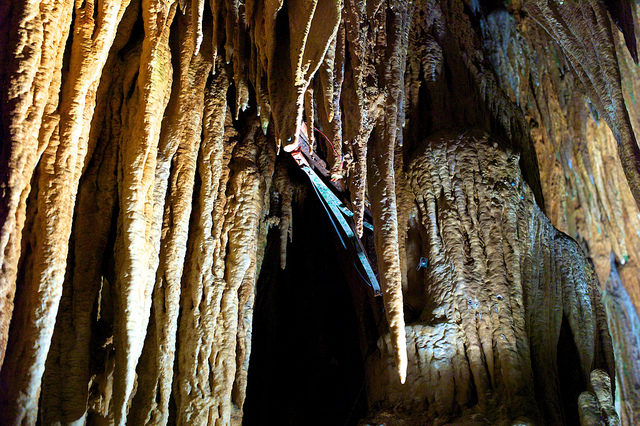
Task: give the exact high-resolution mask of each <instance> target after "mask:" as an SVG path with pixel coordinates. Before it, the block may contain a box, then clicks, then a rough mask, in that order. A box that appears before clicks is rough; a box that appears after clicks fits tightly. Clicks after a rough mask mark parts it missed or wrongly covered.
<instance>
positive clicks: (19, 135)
mask: <svg viewBox="0 0 640 426" xmlns="http://www.w3.org/2000/svg"><path fill="white" fill-rule="evenodd" d="M72 11H73V4H72V2H71V1H64V2H62V1H50V2H44V3H41V2H37V1H30V2H23V3H22V4H21V5H11V4H10V3H9V2H6V3H5V4H4V5H2V6H1V7H0V13H1V15H0V17H1V18H2V22H5V23H6V24H5V25H7V24H8V23H11V26H12V28H15V30H14V32H11V34H12V35H11V36H10V32H9V31H6V32H4V34H3V35H2V36H1V37H2V38H1V39H0V46H1V47H2V48H3V52H2V54H3V55H5V56H6V59H5V61H4V63H6V64H10V65H9V66H7V67H3V70H2V78H3V80H6V81H7V82H8V83H7V85H6V86H5V87H4V90H3V92H2V117H3V119H2V134H1V136H2V140H3V141H4V143H3V144H2V148H1V151H0V152H1V154H2V157H1V158H2V161H3V163H4V164H6V167H5V168H3V169H2V175H1V179H2V180H1V181H0V185H1V188H2V191H1V192H2V198H1V203H2V204H1V206H2V207H1V208H0V212H1V213H0V221H1V222H2V225H1V226H2V227H1V228H0V262H1V263H2V269H1V271H0V367H1V366H2V363H3V360H4V356H5V352H6V349H7V339H8V336H9V322H10V320H11V314H12V312H13V298H14V294H15V291H16V278H17V275H18V259H19V257H20V237H21V233H22V228H23V225H24V221H25V210H26V201H27V196H28V195H29V190H30V181H31V176H32V175H33V171H34V168H35V166H36V164H37V163H38V160H39V154H40V155H41V153H42V149H43V148H42V147H43V146H44V143H43V142H44V141H43V142H39V130H40V127H41V123H42V119H43V115H44V113H45V108H46V109H47V111H48V112H49V114H48V116H49V117H50V118H49V120H48V121H49V122H50V126H51V127H52V130H51V131H57V122H58V115H57V114H55V110H56V107H57V103H58V97H57V96H55V95H57V93H58V92H59V91H60V78H61V77H60V75H61V68H62V57H63V54H64V50H65V43H66V41H67V36H68V35H69V25H70V23H71V14H72ZM6 50H8V51H6ZM47 104H48V105H49V107H48V108H47ZM43 130H45V129H43ZM43 133H45V132H43ZM48 133H49V132H46V133H45V134H48ZM47 140H48V139H47Z"/></svg>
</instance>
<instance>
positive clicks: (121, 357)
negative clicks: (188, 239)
mask: <svg viewBox="0 0 640 426" xmlns="http://www.w3.org/2000/svg"><path fill="white" fill-rule="evenodd" d="M175 9H176V4H175V3H169V4H166V3H164V2H163V1H156V0H145V1H143V3H142V17H143V22H144V29H145V39H144V40H143V42H142V51H141V53H140V67H139V73H138V76H137V81H136V86H135V91H134V93H133V95H132V97H131V98H130V99H129V101H128V102H127V106H126V107H125V108H124V113H125V115H124V117H123V123H124V124H125V126H126V127H127V130H128V132H127V133H126V134H123V136H122V139H121V141H120V161H121V163H120V167H119V170H118V175H119V185H118V192H119V195H120V217H119V218H118V237H117V243H116V274H117V276H116V283H115V288H116V308H117V309H116V318H117V321H116V324H115V334H114V340H115V343H116V348H119V350H117V351H116V370H115V377H114V384H113V387H114V389H113V401H112V404H113V408H112V412H113V414H114V421H115V423H116V424H124V423H125V422H126V417H127V410H128V406H129V404H130V398H131V397H132V392H133V388H134V383H135V369H136V365H137V363H138V358H139V357H140V354H141V353H142V348H143V344H144V336H145V334H146V329H147V324H148V321H149V314H150V308H151V295H152V291H153V284H154V283H155V272H156V268H157V265H158V255H157V253H158V249H159V247H158V245H159V240H160V235H158V233H157V232H156V233H154V232H153V230H154V224H153V222H152V220H151V218H152V217H153V209H154V205H153V202H154V199H153V179H154V176H155V169H156V160H157V158H156V156H157V154H158V139H159V136H160V124H161V118H162V114H164V110H165V107H166V105H167V102H168V100H169V92H170V88H171V60H170V51H169V45H168V42H169V27H170V26H171V22H172V21H173V17H174V14H175Z"/></svg>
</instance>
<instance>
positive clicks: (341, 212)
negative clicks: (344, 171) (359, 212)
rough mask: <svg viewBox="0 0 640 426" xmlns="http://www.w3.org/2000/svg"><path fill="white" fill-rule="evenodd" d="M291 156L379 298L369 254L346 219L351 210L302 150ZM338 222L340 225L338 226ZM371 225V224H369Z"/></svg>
mask: <svg viewBox="0 0 640 426" xmlns="http://www.w3.org/2000/svg"><path fill="white" fill-rule="evenodd" d="M291 156H292V157H293V159H294V160H295V161H296V163H297V164H298V166H300V169H301V170H302V171H303V172H304V173H305V174H306V175H307V177H308V178H309V180H310V181H311V186H313V189H314V190H315V192H316V194H317V195H318V198H319V199H320V202H321V203H322V205H323V207H324V208H325V211H326V212H327V215H328V216H329V219H330V220H331V222H332V224H333V226H334V228H335V229H336V230H337V233H338V237H339V238H340V243H341V244H342V247H343V248H344V249H352V250H354V251H355V253H356V257H357V259H358V263H359V264H360V265H359V266H360V268H362V270H363V271H364V275H363V274H362V272H361V271H360V268H358V267H356V270H357V271H358V273H359V274H360V276H361V277H362V278H363V280H364V281H365V282H366V283H367V285H368V286H369V287H371V289H372V290H373V294H374V295H375V296H379V295H380V294H381V292H380V285H379V284H378V280H377V278H376V275H375V274H374V272H373V269H372V268H371V264H370V263H369V259H368V258H367V254H366V252H365V251H364V247H363V245H362V242H361V241H360V239H359V238H358V237H357V236H356V233H355V231H354V230H353V227H352V226H351V225H350V224H349V222H347V219H346V218H352V217H353V213H352V212H351V210H349V209H348V208H347V206H345V205H344V203H343V202H342V201H341V200H340V199H339V198H338V197H337V196H336V195H335V194H334V193H333V191H331V189H329V187H327V185H325V183H324V182H323V181H322V179H320V177H319V176H318V175H317V174H316V172H315V171H314V170H313V168H312V167H311V165H310V164H309V162H308V161H307V159H306V158H305V156H304V154H303V152H302V150H301V149H300V148H298V149H296V150H294V151H292V152H291ZM336 221H337V222H338V224H339V225H340V226H339V227H338V226H336ZM368 225H369V224H368ZM369 226H370V225H369ZM371 229H373V227H371ZM343 235H344V237H343ZM345 239H346V240H345Z"/></svg>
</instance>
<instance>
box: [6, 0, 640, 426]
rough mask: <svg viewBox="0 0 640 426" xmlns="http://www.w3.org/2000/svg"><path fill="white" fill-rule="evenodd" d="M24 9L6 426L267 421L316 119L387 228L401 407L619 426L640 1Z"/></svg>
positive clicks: (369, 306)
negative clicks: (263, 386)
mask: <svg viewBox="0 0 640 426" xmlns="http://www.w3.org/2000/svg"><path fill="white" fill-rule="evenodd" d="M0 3H2V4H0V29H2V30H5V29H6V30H7V31H0V59H2V60H3V63H4V64H6V65H5V66H4V67H1V69H0V88H2V92H1V93H0V101H1V102H0V108H1V110H0V113H1V116H2V119H1V130H0V137H1V138H2V140H3V142H5V141H6V143H3V144H1V146H0V263H1V266H0V369H1V370H0V390H1V391H0V423H4V422H7V423H10V424H12V423H25V424H35V423H37V422H40V423H42V424H57V423H65V424H66V423H93V422H98V423H108V422H109V423H115V424H124V423H132V424H168V423H171V422H174V421H175V422H176V423H178V424H192V423H194V424H230V423H234V424H236V423H238V424H239V423H241V422H242V420H243V412H244V401H245V393H246V388H247V383H248V380H250V378H249V375H248V374H249V373H248V371H249V359H250V353H251V344H252V321H253V305H254V300H255V295H256V283H257V280H258V276H259V274H260V270H261V268H262V266H263V259H268V260H269V262H270V261H271V259H275V258H277V256H275V257H274V256H272V253H267V254H268V255H267V256H265V250H276V251H279V253H280V257H279V260H280V263H279V265H277V264H276V270H278V273H283V274H284V273H288V272H290V271H292V270H295V269H292V268H293V267H295V265H289V264H287V261H286V259H287V251H289V256H291V255H292V253H291V251H290V247H289V244H290V243H291V240H292V232H293V226H294V218H293V211H294V209H295V208H297V206H298V204H299V203H300V201H301V198H303V197H304V195H303V192H304V191H301V190H300V185H298V183H296V181H297V179H298V177H297V171H295V170H294V167H295V163H294V162H293V161H291V159H290V158H289V155H288V151H292V150H295V149H297V148H298V147H299V138H300V135H301V133H304V129H306V134H307V137H308V139H309V141H310V144H309V145H310V148H311V150H310V151H311V154H312V155H313V156H314V159H319V160H318V162H317V164H321V165H322V167H318V170H317V171H318V174H319V175H322V177H321V179H326V182H325V183H327V184H328V185H329V182H328V181H329V180H331V181H332V184H331V185H329V186H330V187H331V190H334V189H335V193H336V194H335V195H336V196H337V197H338V198H340V199H341V200H342V201H344V203H345V207H346V208H348V209H350V210H351V211H352V213H353V214H352V213H350V212H347V211H346V209H343V210H342V213H344V214H345V218H344V220H345V222H344V223H346V224H347V225H344V226H353V232H354V233H355V234H356V235H357V238H359V241H357V240H351V241H350V243H354V244H356V243H357V244H358V250H360V251H359V252H358V255H359V257H358V256H354V253H352V252H351V251H350V250H346V251H345V252H344V253H342V258H343V259H344V260H345V265H341V266H340V267H341V268H344V269H345V271H346V272H344V275H345V281H346V283H347V284H349V290H350V294H351V296H352V297H353V298H354V306H355V312H356V315H358V316H359V317H360V318H359V320H360V333H361V334H362V335H361V336H359V337H360V347H361V350H362V351H363V352H362V354H361V355H362V357H363V358H366V362H367V366H368V368H369V369H370V373H369V374H368V375H367V377H366V386H364V387H363V389H366V398H368V400H369V403H370V406H369V409H370V414H371V415H372V416H373V417H372V419H373V420H376V421H377V420H380V421H383V422H388V423H394V421H395V420H397V419H398V418H405V419H409V420H411V421H415V422H417V423H425V422H426V421H434V422H456V421H465V420H468V421H472V420H473V421H487V422H494V423H496V422H498V423H499V422H501V421H507V420H508V421H511V422H520V421H525V420H530V421H535V422H552V423H563V422H569V423H570V422H571V421H576V422H577V421H578V416H579V415H581V416H582V418H583V420H584V421H590V420H589V419H591V420H594V419H596V418H597V419H599V420H602V421H607V422H609V423H611V424H615V422H616V419H615V417H616V416H615V414H614V413H613V412H612V409H611V407H612V400H611V394H612V389H611V386H610V385H609V384H607V383H606V378H605V377H604V376H605V375H609V376H610V377H614V372H613V370H612V365H613V360H612V355H611V353H610V351H611V349H610V348H611V343H610V342H609V337H608V333H607V330H606V328H607V326H606V321H607V320H608V321H609V324H610V327H611V328H612V329H613V330H616V332H615V333H614V337H615V338H616V339H617V340H616V342H615V345H614V347H615V348H616V351H617V353H620V354H623V355H621V356H622V357H624V360H623V361H618V363H619V364H618V365H626V364H624V363H625V362H631V361H629V360H631V359H632V358H633V355H632V354H631V351H629V350H628V346H625V347H623V346H621V345H629V344H630V343H628V342H626V341H625V340H624V339H623V338H621V337H620V335H621V334H624V333H622V332H620V330H626V328H624V327H626V326H627V325H628V324H626V323H624V321H623V320H624V318H626V317H625V315H628V314H630V313H632V312H631V311H628V310H629V309H634V307H633V306H632V307H631V308H629V307H628V306H626V305H625V307H624V308H623V309H616V308H613V307H611V306H609V305H607V306H609V307H608V318H607V319H605V315H604V311H603V309H602V306H601V303H600V301H599V295H598V291H599V286H598V278H600V280H601V282H602V283H604V281H605V280H606V278H608V277H609V275H610V273H611V271H612V270H614V269H615V264H614V267H612V266H611V264H610V262H609V255H610V254H611V253H613V254H614V255H615V258H616V261H617V262H618V265H620V266H621V265H623V264H625V265H626V266H625V267H624V268H620V274H621V282H622V283H623V285H624V286H625V288H626V289H627V290H628V294H629V300H630V301H631V303H633V304H635V309H638V303H640V302H639V301H640V291H639V290H638V288H639V287H638V286H639V285H640V280H638V279H637V277H636V276H635V275H637V274H636V273H635V272H637V259H635V258H634V257H635V256H636V255H637V253H638V252H640V215H638V209H637V206H636V205H634V204H633V203H630V202H629V201H630V200H631V199H632V197H633V196H632V195H631V193H633V194H634V195H635V199H636V200H640V196H639V195H638V191H640V189H638V188H640V178H638V177H637V176H638V173H637V172H638V170H640V167H636V166H637V164H636V163H638V161H640V160H638V159H639V158H640V153H639V151H638V147H637V145H636V143H635V142H636V141H635V136H634V133H633V129H632V125H636V124H640V118H639V117H640V107H639V106H638V105H636V103H635V98H634V96H635V95H634V93H637V91H638V90H640V83H638V79H637V78H636V77H637V74H638V71H637V69H636V68H634V66H633V60H634V59H635V55H634V54H635V43H634V42H635V34H634V25H633V22H632V23H631V24H630V23H629V20H630V17H632V18H633V16H635V14H637V6H634V5H632V4H631V3H629V2H628V1H626V0H625V1H611V2H606V3H602V2H599V1H597V0H589V1H588V2H586V3H585V4H584V5H583V4H581V3H580V2H578V1H577V0H565V1H564V2H555V3H554V2H548V1H543V0H522V1H516V2H505V4H502V3H501V2H476V1H471V2H469V1H466V0H402V1H382V0H373V1H364V0H340V1H338V0H331V1H319V0H311V1H309V0H266V1H256V0H246V1H245V0H209V1H208V2H205V0H135V1H134V0H108V1H106V0H105V1H100V2H97V1H95V0H83V1H75V2H71V1H67V0H63V1H56V2H52V1H50V0H42V1H41V2H34V1H31V0H27V1H19V0H7V1H5V2H0ZM498 3H500V4H498ZM607 8H608V11H607ZM176 14H177V15H176ZM174 15H175V17H176V19H175V20H174ZM613 21H615V22H616V24H618V27H619V28H620V30H621V31H622V32H623V35H624V40H623V38H622V37H619V36H618V34H617V33H616V30H615V29H614V28H613V26H612V22H613ZM534 24H535V25H534ZM68 38H69V40H67V39H68ZM549 41H551V43H550V42H549ZM625 42H626V47H625V44H624V43H625ZM568 71H570V72H568ZM625 100H626V102H627V106H628V108H629V109H627V106H625ZM589 112H590V115H589ZM600 116H602V117H603V118H604V121H605V122H606V123H607V124H608V126H609V128H610V129H611V132H612V133H611V132H609V130H608V129H607V128H606V127H604V126H603V125H601V124H600V123H599V122H598V120H599V117H600ZM271 123H272V124H273V125H271ZM303 124H304V125H303ZM454 128H455V129H459V130H451V129H454ZM476 129H481V130H476ZM485 131H486V132H488V133H485ZM487 134H491V135H492V136H487ZM434 135H435V136H434ZM425 139H426V142H425V143H424V144H423V141H425ZM614 140H615V141H616V142H617V144H618V150H619V153H620V154H619V157H620V159H621V160H622V166H623V169H621V166H620V165H619V164H618V163H617V162H616V161H614V160H612V159H611V156H612V152H613V151H612V150H613V149H614V148H613V147H614V146H615V145H616V144H615V143H614ZM280 148H284V149H283V150H282V151H281V150H280ZM516 152H520V153H521V156H518V155H517V154H515V153H516ZM276 158H277V160H276ZM314 164H316V163H314ZM538 164H540V166H541V167H540V169H539V168H538ZM325 165H326V169H325ZM609 172H610V173H609ZM625 172H626V173H627V177H628V181H629V183H630V186H631V192H630V191H629V190H628V189H627V186H626V183H625V181H624V178H622V176H623V173H625ZM305 184H308V182H307V181H305ZM310 193H313V191H310ZM543 194H544V199H543ZM536 201H537V202H538V203H539V204H540V206H541V208H538V207H537V206H536ZM543 210H544V211H545V212H546V213H547V214H548V215H549V217H550V219H551V222H550V221H549V220H547V219H546V217H545V216H544V214H543ZM296 211H297V210H296ZM342 213H340V214H342ZM331 214H335V212H334V213H330V215H331ZM369 215H370V216H371V218H370V219H369ZM365 216H366V219H367V222H369V221H371V222H373V237H371V234H370V233H369V231H366V233H365V230H364V226H365V225H367V227H368V228H369V229H371V227H370V226H369V225H368V224H367V223H365ZM334 219H335V217H334ZM305 220H307V218H306V217H305V215H304V214H300V215H298V214H296V217H295V221H296V223H298V221H305ZM275 225H277V226H278V227H279V241H278V238H277V237H278V234H277V232H276V233H275V235H276V240H274V241H276V243H275V244H274V245H273V247H275V249H272V248H271V245H272V243H271V242H269V244H267V235H268V229H269V227H271V226H275ZM554 226H555V227H556V228H558V229H560V230H561V231H563V232H566V233H567V234H569V235H570V236H571V237H575V238H576V240H577V241H578V243H576V242H574V241H573V240H571V239H570V238H569V237H567V236H566V235H564V234H562V233H561V232H560V231H558V230H556V228H554ZM345 229H346V228H345ZM336 230H337V231H338V233H340V232H341V231H340V229H339V227H338V228H336ZM276 231H277V230H276ZM347 233H348V232H347ZM342 237H344V236H342ZM269 241H271V237H269ZM296 241H299V240H296ZM304 243H305V244H314V243H315V242H313V241H309V242H304ZM296 244H298V243H296ZM360 244H361V245H360ZM581 248H582V249H584V250H585V253H586V256H589V258H590V259H591V260H592V261H593V264H594V267H593V268H592V267H591V265H590V264H589V263H588V262H587V260H586V257H585V253H583V252H582V250H581ZM354 250H355V247H354ZM362 250H364V252H363V251H362ZM274 254H276V255H277V253H274ZM365 255H366V256H365ZM365 257H368V259H371V262H372V263H371V264H368V263H367V261H365V260H363V259H364V258H365ZM356 258H357V259H356ZM351 260H354V261H355V263H353V268H351V266H350V261H351ZM318 261H323V259H318ZM277 266H280V268H282V269H284V270H285V272H281V271H280V270H279V269H278V268H277ZM331 266H333V265H331ZM369 267H370V268H371V269H372V271H370V270H368V268H369ZM266 268H267V269H266V270H265V271H266V273H267V274H269V273H271V268H272V266H271V265H266ZM347 268H350V269H348V270H347ZM354 268H356V269H357V271H356V270H355V269H354ZM362 269H367V271H365V272H366V273H365V274H363V271H362ZM594 271H595V272H594ZM374 274H375V275H376V276H377V279H378V280H379V282H380V287H381V290H382V300H380V299H376V298H375V297H373V296H371V295H369V294H368V293H366V292H365V291H363V290H362V288H360V287H361V286H360V284H362V283H361V282H360V281H363V280H364V281H370V284H371V285H372V287H375V285H374V284H375V281H376V280H373V279H372V278H371V277H372V275H374ZM301 280H302V278H301ZM488 283H490V284H491V285H490V286H488ZM355 284H358V285H355ZM489 287H490V288H489ZM14 293H15V298H14ZM14 299H15V300H14ZM14 304H15V309H14ZM369 317H371V318H369ZM385 317H386V321H385ZM567 333H568V334H567ZM567 336H569V337H567ZM376 341H377V344H378V346H377V347H376V346H375V342H376ZM565 344H566V345H569V346H567V347H565V346H562V345H565ZM571 345H573V346H571ZM574 347H575V348H574ZM574 352H575V353H574ZM5 353H6V356H5ZM566 360H571V361H572V363H573V364H572V365H570V366H563V365H559V364H558V363H561V362H564V361H566ZM620 362H622V364H620ZM564 367H566V368H564ZM568 367H571V368H568ZM574 367H575V368H574ZM594 368H602V369H604V370H606V371H605V373H606V374H605V373H602V372H595V373H592V370H593V369H594ZM371 369H375V371H376V374H373V373H371V371H373V370H371ZM562 370H567V371H562ZM574 370H575V371H574ZM578 370H579V373H576V371H578ZM17 372H20V374H18V373H17ZM563 374H574V376H575V377H573V379H574V380H573V381H572V383H573V384H572V385H571V386H570V389H569V390H568V391H567V389H566V388H564V387H563V386H566V380H565V379H566V377H565V376H563ZM590 374H591V376H590ZM398 377H399V378H400V380H398ZM628 377H630V376H628V375H627V376H625V375H620V374H618V378H619V380H622V381H624V380H627V382H624V383H622V385H621V386H620V387H619V389H620V390H619V392H621V394H622V396H623V398H626V399H625V400H626V401H628V404H629V405H628V406H632V405H633V403H635V402H637V401H636V399H637V396H636V395H635V394H634V393H633V391H632V388H631V387H630V381H631V379H630V378H628ZM405 380H406V382H407V383H406V384H405V385H403V384H402V383H404V382H405ZM558 383H560V385H559V384H558ZM589 386H591V387H590V388H589ZM587 388H589V389H587ZM41 389H42V392H41ZM585 390H589V392H587V393H583V394H582V396H580V399H579V400H578V395H579V394H580V392H583V391H585ZM576 392H577V393H576ZM574 394H575V395H574ZM362 398H365V396H364V393H363V396H362ZM572 398H573V399H574V400H575V401H573V400H572ZM567 407H569V408H567ZM392 408H393V410H395V411H394V412H393V413H391V409H392ZM573 409H575V410H573ZM568 410H571V413H569V414H567V413H568ZM573 411H575V413H573ZM573 415H575V418H573V417H567V416H573ZM394 416H395V417H394ZM631 416H632V414H626V417H624V416H623V420H624V419H627V418H630V417H631Z"/></svg>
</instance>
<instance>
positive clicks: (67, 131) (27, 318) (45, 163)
mask: <svg viewBox="0 0 640 426" xmlns="http://www.w3.org/2000/svg"><path fill="white" fill-rule="evenodd" d="M127 4H128V2H122V1H113V2H107V3H104V4H101V5H94V4H93V2H86V3H84V4H82V5H79V4H78V5H76V20H75V22H74V30H73V43H72V45H71V58H70V71H69V75H68V76H67V80H66V81H65V84H64V86H63V88H62V99H61V102H60V106H59V111H60V112H59V116H60V118H59V120H60V121H59V123H58V124H57V127H58V131H57V132H56V131H54V132H53V134H52V135H51V139H50V140H49V141H48V143H47V146H46V149H45V151H44V152H43V156H42V159H41V162H40V166H39V176H38V181H39V182H38V187H39V188H40V192H39V194H38V217H37V218H36V221H37V223H36V226H37V229H38V232H37V234H36V238H37V241H36V252H35V257H34V270H33V272H32V275H31V276H32V281H31V282H30V283H28V287H26V288H25V289H24V291H25V293H26V294H25V296H24V297H25V299H24V300H25V302H26V305H27V306H31V307H32V310H30V311H20V312H18V313H17V315H18V316H23V315H24V316H23V317H22V318H21V319H18V318H19V317H18V316H15V317H14V321H18V323H19V324H21V326H20V328H18V327H15V328H13V330H14V331H15V333H17V334H18V335H17V336H16V337H14V339H16V338H17V341H16V343H15V344H13V345H11V348H10V350H11V351H10V352H9V353H8V355H7V356H8V357H7V363H8V365H5V367H4V368H3V372H5V374H8V372H10V371H24V372H25V373H24V374H23V376H22V377H21V379H20V380H11V381H9V380H8V379H3V381H6V382H8V383H10V386H11V388H10V390H9V392H10V393H12V394H15V395H17V394H20V395H21V397H20V398H18V399H17V400H18V401H20V402H19V403H18V404H17V406H16V405H14V404H13V403H6V402H5V403H4V404H3V405H4V406H5V409H6V412H9V413H10V414H9V416H10V418H12V421H14V422H23V421H25V422H29V423H35V419H36V415H37V400H38V395H39V391H40V381H41V379H42V374H43V372H44V364H45V360H46V356H47V352H48V350H49V346H50V344H51V337H52V334H53V328H54V325H55V314H56V313H57V307H58V304H59V301H60V296H61V293H62V284H63V281H64V273H65V265H66V257H67V252H68V240H69V235H70V233H71V224H72V216H73V209H74V204H75V198H76V197H75V195H76V192H77V186H78V181H79V179H80V174H81V172H82V169H83V167H84V160H85V154H86V152H87V150H88V149H89V147H88V146H87V140H88V133H89V123H90V118H91V116H92V114H93V109H94V107H95V95H96V89H97V84H98V81H99V77H100V74H101V71H102V67H103V65H104V63H105V62H106V59H107V55H108V52H109V49H110V47H111V43H112V42H113V39H114V38H115V34H116V29H117V26H118V23H119V21H120V18H121V17H122V15H123V13H124V10H125V8H126V6H127ZM94 7H97V8H99V10H98V17H99V18H98V21H97V22H96V21H94V18H93V14H94ZM38 307H41V308H38ZM10 339H11V337H10ZM10 341H11V340H10ZM30 348H36V350H35V351H32V350H30Z"/></svg>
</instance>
